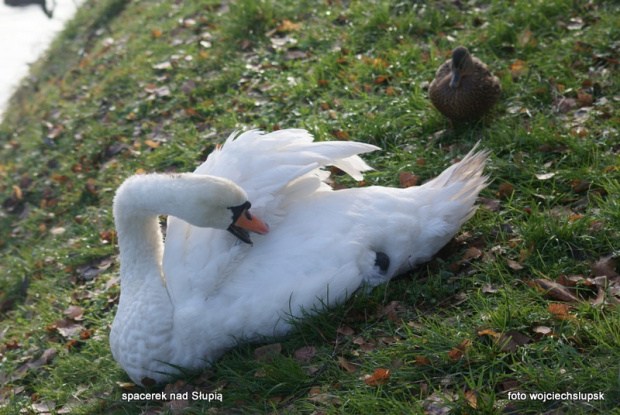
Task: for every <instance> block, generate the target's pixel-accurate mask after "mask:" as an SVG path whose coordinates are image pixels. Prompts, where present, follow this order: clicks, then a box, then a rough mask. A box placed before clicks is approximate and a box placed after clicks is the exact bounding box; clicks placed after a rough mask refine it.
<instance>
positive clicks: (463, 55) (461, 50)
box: [450, 46, 473, 88]
mask: <svg viewBox="0 0 620 415" xmlns="http://www.w3.org/2000/svg"><path fill="white" fill-rule="evenodd" d="M472 67H473V61H472V59H471V55H470V54H469V50H467V48H466V47H464V46H459V47H457V48H456V49H454V51H452V79H451V80H450V88H458V87H459V86H460V84H461V79H462V78H463V76H465V75H467V74H468V73H469V71H470V70H471V69H472Z"/></svg>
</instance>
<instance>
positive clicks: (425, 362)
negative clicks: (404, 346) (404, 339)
mask: <svg viewBox="0 0 620 415" xmlns="http://www.w3.org/2000/svg"><path fill="white" fill-rule="evenodd" d="M415 364H416V365H418V366H430V365H431V364H432V363H431V361H430V360H429V359H427V358H426V357H424V356H416V357H415Z"/></svg>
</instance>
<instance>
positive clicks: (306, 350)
mask: <svg viewBox="0 0 620 415" xmlns="http://www.w3.org/2000/svg"><path fill="white" fill-rule="evenodd" d="M314 356H316V347H314V346H304V347H302V348H300V349H297V350H295V351H294V352H293V359H295V360H297V361H298V362H300V363H303V364H308V363H310V362H311V361H312V358H313V357H314Z"/></svg>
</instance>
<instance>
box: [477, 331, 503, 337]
mask: <svg viewBox="0 0 620 415" xmlns="http://www.w3.org/2000/svg"><path fill="white" fill-rule="evenodd" d="M478 336H491V337H493V338H496V339H497V338H498V337H499V336H501V334H499V333H497V332H495V331H493V330H489V329H487V330H481V331H479V332H478Z"/></svg>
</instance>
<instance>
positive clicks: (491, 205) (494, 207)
mask: <svg viewBox="0 0 620 415" xmlns="http://www.w3.org/2000/svg"><path fill="white" fill-rule="evenodd" d="M480 202H481V203H482V206H484V207H485V208H486V209H487V210H488V211H489V212H499V200H497V199H488V198H486V197H483V198H481V199H480Z"/></svg>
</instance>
